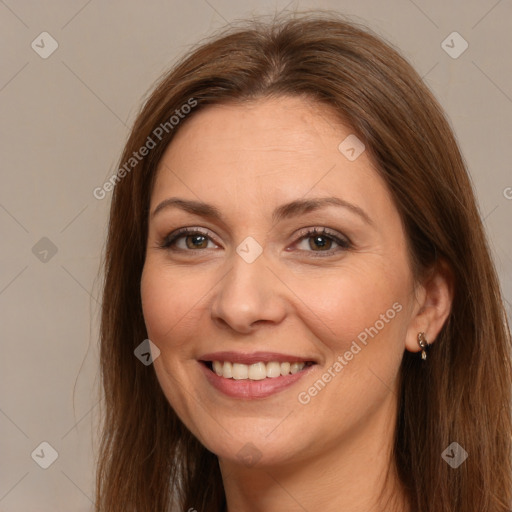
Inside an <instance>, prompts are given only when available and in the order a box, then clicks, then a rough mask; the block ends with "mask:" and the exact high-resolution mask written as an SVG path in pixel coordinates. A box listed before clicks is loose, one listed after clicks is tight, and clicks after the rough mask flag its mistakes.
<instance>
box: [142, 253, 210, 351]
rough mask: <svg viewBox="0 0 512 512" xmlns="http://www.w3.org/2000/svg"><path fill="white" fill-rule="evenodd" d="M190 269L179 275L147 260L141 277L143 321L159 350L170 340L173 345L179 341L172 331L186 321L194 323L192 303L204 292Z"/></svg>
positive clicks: (179, 328) (176, 329) (181, 326)
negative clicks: (183, 274) (195, 281)
mask: <svg viewBox="0 0 512 512" xmlns="http://www.w3.org/2000/svg"><path fill="white" fill-rule="evenodd" d="M190 274H191V273H190V272H189V273H186V275H187V276H189V277H188V278H186V277H185V276H179V275H177V273H176V272H171V271H170V270H169V269H167V270H166V268H165V266H162V265H160V264H158V263H157V262H155V261H153V260H151V259H148V260H147V261H146V264H145V265H144V269H143V272H142V277H141V300H142V310H143V314H144V321H145V324H146V329H147V331H148V336H149V338H150V339H151V340H152V341H153V342H154V343H156V344H157V345H158V346H159V348H160V350H162V348H164V347H165V346H167V345H168V344H169V340H173V346H174V347H177V346H178V345H179V342H180V337H179V336H173V334H174V333H175V332H176V331H178V330H181V329H183V325H184V324H185V323H187V322H191V321H192V322H193V320H194V319H193V318H191V315H192V316H193V310H194V305H195V304H197V302H198V300H199V299H200V297H201V296H202V295H204V291H201V289H199V288H198V287H197V286H196V285H197V283H194V278H193V277H190Z"/></svg>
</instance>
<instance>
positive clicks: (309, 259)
mask: <svg viewBox="0 0 512 512" xmlns="http://www.w3.org/2000/svg"><path fill="white" fill-rule="evenodd" d="M351 133H352V132H351V130H350V128H349V127H347V126H344V125H342V124H340V123H339V122H337V121H336V119H335V117H334V115H333V113H332V112H330V111H329V110H328V109H327V108H326V107H324V106H320V105H317V104H315V103H314V102H312V101H310V100H309V101H305V100H304V99H301V98H291V97H281V98H274V99H264V100H263V99H261V100H257V101H253V102H251V103H245V104H243V105H239V104H232V105H222V106H211V107H208V108H207V109H205V110H203V111H200V112H198V113H197V114H194V116H193V117H191V118H190V119H188V120H187V122H186V123H185V124H184V125H183V126H182V127H180V131H179V132H178V133H177V134H176V137H175V139H174V140H173V142H172V144H171V145H170V146H169V148H167V151H166V153H165V154H164V156H163V158H162V160H161V162H160V166H159V169H158V172H157V177H156V182H155V185H154V189H153V191H152V195H151V201H150V212H153V211H154V210H155V208H156V206H157V205H158V204H160V203H161V202H162V201H164V200H165V199H167V198H170V197H180V198H184V199H190V200H196V201H204V202H207V203H210V204H212V205H214V206H216V207H217V208H218V209H219V210H220V211H221V213H222V216H223V220H222V221H217V220H212V219H209V218H205V217H202V216H198V215H195V214H191V213H188V212H185V211H183V210H180V209H177V208H167V209H162V210H161V211H160V212H159V213H157V214H156V215H155V216H154V217H153V216H151V214H150V219H149V232H148V242H147V255H146V261H145V265H144V270H143V274H142V280H141V295H142V302H143V312H144V318H145V322H146V326H147V331H148V336H149V338H150V339H151V340H152V341H153V343H155V345H157V346H158V348H159V349H160V351H161V354H160V356H159V357H158V358H157V359H156V360H155V361H154V368H155V371H156V374H157V377H158V380H159V382H160V384H161V386H162V389H163V391H164V393H165V395H166V397H167V398H168V400H169V402H170V404H171V405H172V407H173V408H174V409H175V411H176V412H177V414H178V415H179V417H180V418H181V420H182V421H183V422H184V423H185V425H186V426H187V427H188V428H189V429H190V431H191V432H192V433H193V434H194V435H195V436H196V437H197V438H198V439H199V440H200V441H201V443H203V444H204V445H205V446H206V447H207V448H208V449H209V450H210V451H212V452H214V453H215V454H217V455H218V457H219V461H220V467H221V471H222V475H223V480H224V486H225V490H226V496H227V501H228V510H230V511H242V512H244V511H266V512H273V511H282V510H289V511H299V510H300V511H303V510H308V511H312V510H323V511H325V512H329V511H331V510H332V511H339V510H344V511H345V512H356V511H361V512H362V511H369V510H381V509H382V508H381V507H383V505H382V502H381V501H379V494H380V492H381V491H382V493H383V494H382V497H383V498H389V499H391V502H390V505H389V506H388V508H386V510H409V508H408V507H407V504H406V503H405V501H404V499H403V493H402V491H401V488H400V485H399V483H398V481H397V478H396V477H395V472H394V466H393V463H392V458H391V447H392V439H393V433H394V428H395V416H396V408H397V394H396V393H397V389H398V386H397V378H398V370H399V366H400V362H401V358H402V356H403V353H404V350H409V351H413V352H418V351H419V350H420V348H419V346H418V344H417V334H418V332H419V331H424V332H425V334H426V338H427V340H428V341H429V342H430V343H431V342H433V341H434V340H435V338H436V336H437V335H438V333H439V331H440V329H441V327H442V325H443V323H444V321H445V320H446V318H447V316H448V314H449V310H450V305H451V300H452V297H453V291H452V284H451V281H450V278H449V276H448V275H447V273H446V272H441V271H439V272H436V273H435V274H434V275H433V277H432V278H430V279H429V280H428V281H426V282H422V283H419V282H416V281H415V279H414V278H413V275H412V272H411V265H410V261H409V257H408V252H407V241H406V236H405V233H404V230H403V225H402V222H401V219H400V216H399V214H398V210H397V209H396V207H395V205H394V203H393V200H392V196H391V194H390V192H389V190H388V189H387V187H386V185H385V182H384V181H383V180H382V178H381V177H380V176H379V174H378V173H377V171H376V170H375V168H374V166H373V164H372V162H371V161H370V159H369V157H368V154H367V152H366V151H365V152H363V153H362V154H361V155H360V156H359V157H358V158H357V159H356V160H355V161H349V160H348V159H347V158H346V157H345V156H344V155H343V154H342V153H341V152H340V151H339V150H338V145H339V144H340V142H341V141H343V140H344V139H345V138H346V137H347V136H348V135H350V134H351ZM326 196H335V197H338V198H341V199H343V200H345V201H348V202H350V203H352V204H354V205H356V206H358V207H359V208H362V209H363V210H364V211H365V212H366V213H367V215H368V216H369V218H370V219H371V224H370V223H367V222H365V221H364V220H363V219H362V218H361V217H360V216H358V215H357V214H355V213H353V212H352V211H351V210H349V209H347V208H338V207H335V206H328V207H325V208H322V209H319V210H317V211H312V212H309V213H303V214H301V215H300V216H298V217H292V218H288V219H284V220H281V221H279V222H277V223H273V222H272V218H271V215H272V211H273V210H274V208H276V207H278V206H280V205H281V204H283V203H287V202H289V201H292V200H295V199H305V198H307V199H309V198H313V197H315V198H318V197H326ZM182 227H191V228H194V227H198V228H202V230H203V231H205V230H206V232H207V234H208V237H209V238H206V239H201V238H199V240H197V239H196V240H194V235H192V236H189V237H188V239H187V238H186V237H182V238H181V239H180V240H179V241H178V242H177V247H176V246H175V249H177V248H181V249H182V250H181V251H179V250H174V251H173V250H171V249H170V248H167V249H165V248H161V247H159V244H161V243H162V241H163V240H164V239H165V237H166V236H168V235H169V234H170V233H172V232H174V231H175V230H177V229H178V228H182ZM309 227H311V228H314V227H317V228H324V227H325V228H329V230H330V232H334V233H335V234H337V235H338V236H340V237H348V238H349V240H350V241H351V243H352V246H351V247H350V248H349V249H348V250H347V249H343V248H341V247H340V246H338V244H337V243H336V242H334V241H333V242H330V245H329V239H328V238H327V239H324V238H321V239H320V242H325V245H326V247H325V246H322V244H321V243H320V244H318V239H317V238H316V237H315V235H309V238H303V239H302V240H301V239H300V236H298V233H299V232H300V231H301V230H302V229H303V228H309ZM248 236H251V237H253V238H254V239H255V240H256V241H257V242H258V243H259V245H260V246H261V247H262V249H263V252H262V254H261V255H260V256H259V257H258V258H257V259H256V260H255V261H254V262H252V263H248V262H247V261H245V260H244V259H243V258H242V257H240V256H239V254H238V253H237V252H236V248H237V247H238V246H239V244H240V243H241V242H242V241H243V240H244V239H245V238H246V237H248ZM187 241H188V245H187V244H186V242H187ZM194 241H195V244H196V245H194ZM315 241H316V242H317V243H315ZM196 246H199V248H195V247H196ZM324 247H325V248H324ZM187 251H188V252H187ZM325 251H327V252H328V251H332V254H331V255H330V256H324V257H321V256H322V254H325ZM318 254H320V257H317V256H316V255H318ZM395 303H398V304H399V305H401V306H402V309H401V311H400V312H398V313H396V315H395V316H394V318H393V319H391V320H389V321H388V322H385V323H384V327H383V328H382V329H380V330H379V331H378V334H377V335H375V336H374V337H373V338H370V337H369V338H368V343H367V345H366V346H364V345H361V344H359V345H361V347H362V349H361V350H360V351H359V352H358V353H357V354H356V355H354V357H353V359H352V360H351V361H349V362H348V364H347V365H346V366H344V368H343V369H342V371H340V372H339V373H337V374H336V376H335V377H334V378H332V380H331V381H330V382H329V383H328V384H327V385H326V386H325V387H324V388H323V389H322V390H321V391H320V392H319V393H318V394H316V396H314V397H312V398H311V400H310V401H309V403H307V404H302V403H300V402H299V401H298V398H297V397H298V394H299V393H300V392H302V391H307V390H308V388H310V387H311V386H312V385H313V384H314V382H316V381H317V380H318V379H319V378H320V377H321V376H322V374H323V373H324V372H326V371H327V370H328V369H329V368H332V365H333V363H334V362H335V361H336V357H337V356H339V355H340V354H341V355H342V354H344V353H345V352H346V351H347V350H348V349H349V348H350V346H351V344H352V342H353V341H354V340H356V339H357V336H358V334H360V333H361V332H363V331H364V330H365V328H369V327H370V326H375V324H376V321H377V320H379V318H382V317H381V316H380V315H382V314H386V311H388V310H389V309H390V308H392V305H393V304H395ZM224 350H230V351H239V352H254V351H271V352H280V353H289V354H294V355H298V356H302V357H307V358H308V359H313V360H315V361H317V363H318V364H317V365H316V366H315V367H314V369H313V371H312V373H311V374H309V375H308V376H307V377H304V378H302V379H300V380H299V381H298V382H297V383H295V384H294V385H292V386H291V387H289V388H288V389H285V390H283V391H281V392H279V393H277V394H275V395H272V396H270V397H268V398H265V399H258V400H250V399H245V400H244V399H234V398H229V397H226V396H224V395H223V394H221V393H220V392H219V391H217V390H216V389H215V388H213V387H212V386H211V385H210V384H209V382H208V381H207V379H206V378H205V377H204V375H203V372H202V371H201V368H200V366H199V364H200V363H198V359H199V358H200V356H201V355H202V354H205V353H207V352H214V351H224ZM418 357H419V354H418ZM427 364H428V363H427ZM247 443H252V446H251V448H248V447H247ZM244 446H245V448H244ZM240 450H242V452H241V453H244V450H245V451H247V450H252V453H254V454H255V459H254V460H253V462H255V461H257V463H256V464H253V462H249V463H248V462H247V460H245V461H244V460H243V459H242V458H241V455H240ZM256 459H257V460H256ZM388 471H389V479H388V480H387V481H385V479H384V476H385V475H386V474H388Z"/></svg>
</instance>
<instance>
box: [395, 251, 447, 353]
mask: <svg viewBox="0 0 512 512" xmlns="http://www.w3.org/2000/svg"><path fill="white" fill-rule="evenodd" d="M454 282H455V279H454V276H453V271H452V270H451V268H450V266H449V265H448V263H447V262H446V261H444V260H438V261H437V263H436V265H435V267H434V268H433V269H432V270H431V271H430V272H429V273H428V275H427V276H426V277H425V279H424V281H423V282H422V283H420V284H418V285H417V288H416V301H417V302H416V306H415V308H414V314H413V316H412V318H411V323H410V324H409V327H408V329H407V335H406V338H405V347H406V349H407V350H408V351H409V352H419V351H420V350H421V347H420V346H419V345H418V333H420V332H424V333H425V338H426V339H427V342H428V344H429V345H430V344H431V343H433V342H434V341H435V340H436V338H437V336H438V335H439V332H440V331H441V329H442V327H443V325H444V324H445V322H446V320H447V318H448V316H449V315H450V311H451V308H452V302H453V294H454Z"/></svg>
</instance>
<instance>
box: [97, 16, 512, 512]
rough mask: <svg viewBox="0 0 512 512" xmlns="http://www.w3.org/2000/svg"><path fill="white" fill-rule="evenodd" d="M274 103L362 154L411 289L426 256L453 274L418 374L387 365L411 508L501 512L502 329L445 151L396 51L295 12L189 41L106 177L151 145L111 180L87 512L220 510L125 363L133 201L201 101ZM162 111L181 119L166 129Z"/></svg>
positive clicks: (507, 398) (166, 415) (463, 184)
mask: <svg viewBox="0 0 512 512" xmlns="http://www.w3.org/2000/svg"><path fill="white" fill-rule="evenodd" d="M281 95H287V96H297V95H301V96H304V97H306V98H309V99H310V100H311V101H318V102H321V103H322V104H326V105H329V106H330V107H331V109H332V110H333V111H334V112H336V113H337V114H338V115H339V116H340V118H341V119H342V120H343V121H344V122H345V123H346V124H347V125H348V126H350V127H351V128H352V130H353V131H354V133H356V135H357V136H358V137H359V138H360V139H361V140H362V141H363V142H364V144H365V145H366V148H367V151H368V152H369V154H370V157H371V159H372V160H373V162H374V163H375V165H376V168H377V169H378V171H379V172H380V174H381V175H382V177H383V178H384V180H385V181H386V182H387V184H388V186H389V189H390V191H391V193H392V196H393V198H394V201H395V204H396V207H397V209H398V211H399V213H400V215H401V217H402V220H403V223H404V226H405V229H406V235H407V238H408V243H409V246H410V251H411V256H412V261H413V272H414V275H415V277H416V278H417V279H420V278H421V277H422V276H423V275H424V272H426V271H427V270H428V269H432V268H435V266H436V264H437V263H438V262H439V261H440V260H441V259H442V260H444V261H445V262H447V264H448V265H449V266H450V267H451V269H452V271H453V275H454V279H455V294H454V299H453V304H452V311H451V314H450V317H449V318H448V320H447V322H446V323H445V325H444V327H443V329H442V330H441V333H440V335H439V336H438V338H437V340H436V342H435V343H434V344H433V345H432V346H431V348H430V351H429V355H428V362H427V363H424V364H423V365H422V364H421V359H420V358H419V357H418V356H417V354H411V353H409V352H407V351H406V352H405V353H404V357H403V361H402V365H401V368H400V394H399V398H398V400H399V412H398V418H397V427H396V435H395V451H394V458H395V460H394V462H395V463H396V466H397V468H398V473H399V477H400V479H401V481H402V483H403V486H404V489H405V490H406V492H407V498H408V500H409V502H410V505H411V507H412V510H414V511H417V512H455V511H457V512H459V511H464V512H484V511H485V512H505V511H506V510H509V509H511V508H512V468H511V464H512V463H511V454H512V453H511V436H512V425H511V401H512V396H511V394H512V377H511V375H512V371H511V340H510V329H509V325H508V322H507V318H506V314H505V309H504V305H503V302H502V298H501V292H500V285H499V281H498V279H497V275H496V271H495V268H494V265H493V262H492V260H491V257H490V250H489V247H488V245H487V242H486V236H485V233H484V229H483V226H482V221H481V219H480V216H479V213H478V209H477V206H476V201H475V197H474V193H473V190H472V186H471V183H470V179H469V178H468V174H467V172H466V168H465V163H464V161H463V158H462V156H461V153H460V151H459V148H458V145H457V142H456V139H455V137H454V135H453V133H452V131H451V129H450V126H449V123H448V122H447V120H446V118H445V115H444V114H443V111H442V108H441V107H440V105H439V103H438V102H437V101H436V99H435V98H434V96H433V95H432V93H431V92H430V91H429V89H428V88H427V87H426V86H425V84H424V83H423V82H422V80H421V78H420V76H419V75H418V74H417V73H416V72H415V71H414V70H413V69H412V67H411V65H410V64H409V63H408V62H407V61H406V60H405V59H404V58H403V57H402V56H400V54H399V53H398V51H397V50H395V49H394V48H393V47H392V46H391V45H390V44H388V43H385V42H384V41H383V40H382V39H381V38H380V37H378V36H376V35H375V34H373V33H372V32H371V31H370V30H369V29H367V28H366V27H361V26H359V25H358V24H356V23H354V22H349V21H347V20H346V19H345V18H344V17H342V16H340V15H337V14H335V13H328V12H327V13H326V12H316V13H315V12H313V13H311V12H310V13H306V14H302V15H299V16H295V17H290V16H288V17H284V18H280V17H277V18H275V19H273V20H271V21H270V22H267V21H262V20H259V21H258V20H256V21H255V20H252V21H251V22H249V23H248V24H246V25H244V26H242V27H240V26H239V27H236V28H231V29H228V31H227V32H225V33H222V34H220V35H217V36H216V37H215V38H214V39H213V40H209V41H207V42H203V43H202V44H201V45H200V46H198V47H197V48H196V49H195V50H194V51H193V52H192V53H191V54H190V55H188V56H186V57H185V58H183V59H182V60H181V61H180V62H179V63H178V64H177V65H176V66H174V68H173V69H172V70H171V71H170V72H169V73H167V74H166V75H165V76H164V77H163V78H162V79H161V80H160V81H159V83H158V84H157V86H156V87H155V89H154V90H153V91H152V92H151V94H150V95H149V97H148V98H147V100H146V101H145V104H144V105H143V107H142V108H141V110H140V112H139V114H138V117H137V119H136V121H135V123H134V126H133V129H132V131H131V135H130V137H129V139H128V141H127V143H126V146H125V148H124V152H123V155H122V157H121V160H120V169H121V166H122V165H124V164H126V162H129V161H130V158H131V157H132V155H133V153H134V152H138V151H139V150H140V148H141V147H143V146H144V145H148V140H149V139H148V137H149V138H151V139H152V140H153V141H154V142H156V144H155V146H154V147H153V148H152V149H150V150H149V152H148V153H147V154H146V155H145V156H144V157H143V158H140V160H137V162H133V161H132V163H131V164H130V167H126V165H125V167H124V172H122V171H120V172H118V174H117V177H116V179H115V180H112V183H113V184H114V191H113V198H112V205H111V211H110V224H109V234H108V240H107V247H106V253H105V279H104V292H103V305H102V319H101V369H102V383H103V388H104V398H105V400H104V404H105V410H104V423H103V430H102V432H103V437H102V442H101V447H100V456H99V461H98V471H97V489H96V491H97V505H96V507H97V508H96V510H97V511H101V512H121V511H122V512H129V511H137V512H144V511H148V512H149V511H151V512H155V511H159V512H160V511H168V510H171V507H172V506H176V507H178V508H179V509H181V510H188V509H189V508H193V509H195V510H198V511H207V510H208V511H219V510H222V508H223V507H224V506H225V495H224V490H223V485H222V479H221V474H220V470H219V466H218V460H217V457H216V456H215V455H214V454H212V453H211V452H209V451H208V450H206V448H204V447H203V446H202V445H201V444H200V443H199V442H198V441H197V440H196V439H195V438H194V437H193V436H192V434H191V433H190V432H189V431H188V430H187V429H186V428H185V427H184V425H183V424H182V423H181V421H180V420H179V419H178V418H177V416H176V414H175V413H174V411H173V410H172V408H171V407H170V405H169V403H168V402H167V400H166V398H165V396H164V394H163V392H162V390H161V388H160V386H159V384H158V381H157V379H156V375H155V372H154V369H153V367H152V366H145V365H143V364H141V363H140V361H139V360H138V359H137V358H136V357H135V356H134V349H135V348H136V347H137V346H138V345H139V344H140V343H141V342H142V341H143V340H144V339H145V338H147V333H146V329H145V325H144V319H143V315H142V307H141V298H140V278H141V272H142V268H143V265H144V258H145V247H146V241H147V230H148V207H149V198H150V194H151V189H152V185H153V181H154V177H155V170H156V168H157V164H158V163H159V161H160V159H161V157H162V154H163V152H164V151H165V149H166V147H167V146H168V144H169V143H170V142H171V140H172V138H173V136H174V134H175V133H176V132H177V131H178V130H179V129H180V128H181V126H183V124H184V123H186V122H187V119H189V118H190V117H191V116H193V115H194V114H195V113H196V112H198V111H199V110H201V109H202V108H203V107H204V106H206V105H211V104H220V103H226V102H243V101H244V100H254V99H258V98H264V97H269V96H274V97H279V96H281ZM194 102H195V103H194ZM186 104H188V105H195V106H194V107H193V108H190V109H188V110H187V109H183V105H186ZM180 109H181V110H180ZM177 110H178V111H180V112H181V113H182V114H183V113H184V112H188V111H190V112H189V113H188V114H186V115H184V114H183V115H181V116H179V117H180V119H179V122H178V123H177V124H173V123H170V122H169V120H170V119H171V116H173V114H174V113H175V112H176V111H177ZM165 123H167V125H166V124H165ZM162 126H166V127H167V128H166V129H165V130H162V129H160V131H157V132H155V129H157V128H158V127H160V128H161V127H162ZM161 132H162V133H161ZM155 133H158V134H159V137H156V136H155ZM157 139H158V140H157ZM452 442H457V443H458V444H459V445H461V446H462V447H463V448H464V449H465V450H466V452H467V453H468V454H469V457H468V458H467V460H466V461H465V462H464V464H462V465H461V466H460V467H458V468H457V469H453V468H452V467H450V465H448V464H447V463H446V462H445V460H443V458H442V457H441V455H442V453H443V451H444V450H445V449H446V448H447V447H448V446H449V445H450V444H451V443H452Z"/></svg>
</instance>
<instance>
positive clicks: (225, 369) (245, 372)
mask: <svg viewBox="0 0 512 512" xmlns="http://www.w3.org/2000/svg"><path fill="white" fill-rule="evenodd" d="M304 366H305V363H279V362H278V361H271V362H268V363H264V362H259V363H254V364H249V365H247V364H241V363H231V362H229V361H224V362H222V361H213V371H214V372H215V373H216V374H217V375H218V376H219V377H224V378H226V379H235V380H243V379H249V380H262V379H265V378H266V377H279V376H280V375H289V374H290V373H297V372H300V371H301V370H302V369H303V368H304Z"/></svg>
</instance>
